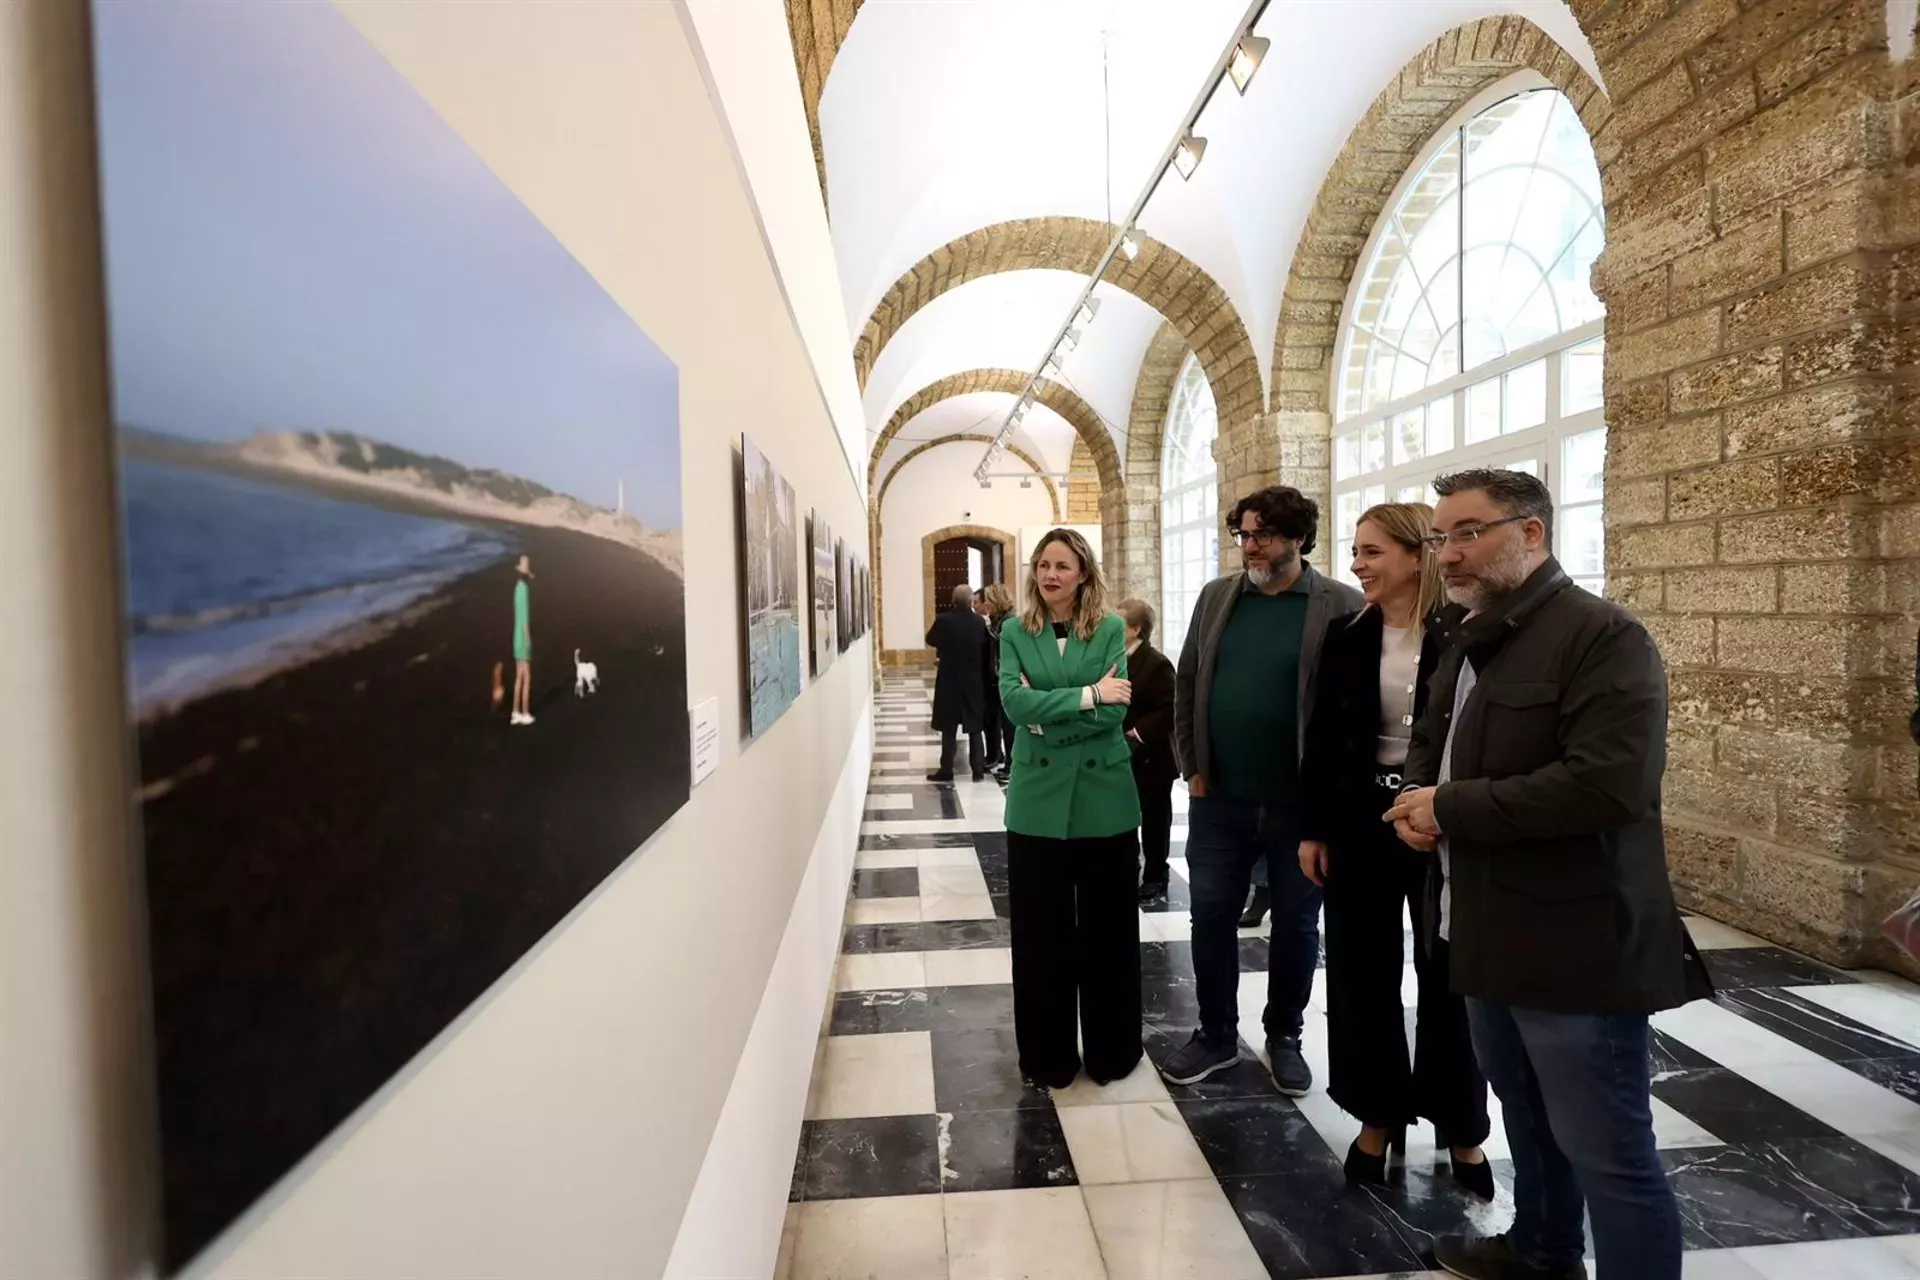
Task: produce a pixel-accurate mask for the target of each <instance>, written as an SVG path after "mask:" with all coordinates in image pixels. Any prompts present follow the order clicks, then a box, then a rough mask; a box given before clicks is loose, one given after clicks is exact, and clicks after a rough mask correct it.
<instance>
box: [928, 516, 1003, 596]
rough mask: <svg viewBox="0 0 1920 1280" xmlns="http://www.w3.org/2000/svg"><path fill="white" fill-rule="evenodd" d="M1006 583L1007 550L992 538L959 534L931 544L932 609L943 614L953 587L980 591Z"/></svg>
mask: <svg viewBox="0 0 1920 1280" xmlns="http://www.w3.org/2000/svg"><path fill="white" fill-rule="evenodd" d="M1006 580H1007V549H1006V547H1005V546H1004V545H1003V544H1001V543H1000V542H998V541H996V540H995V539H993V538H986V537H981V536H978V535H972V534H968V535H962V536H960V537H953V538H944V539H942V540H941V541H939V542H936V543H934V544H933V610H934V612H935V613H944V612H946V610H947V607H948V602H949V601H951V600H952V599H953V589H954V588H955V587H971V588H973V590H974V592H975V593H976V594H977V593H978V592H980V591H982V590H984V589H985V588H986V587H988V586H990V585H991V584H993V583H996V582H1005V581H1006Z"/></svg>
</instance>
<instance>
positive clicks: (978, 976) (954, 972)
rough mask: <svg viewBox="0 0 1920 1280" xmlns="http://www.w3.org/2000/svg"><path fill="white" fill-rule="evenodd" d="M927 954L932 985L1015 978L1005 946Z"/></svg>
mask: <svg viewBox="0 0 1920 1280" xmlns="http://www.w3.org/2000/svg"><path fill="white" fill-rule="evenodd" d="M923 954H924V956H925V959H926V966H927V969H926V976H927V985H928V986H930V987H985V986H994V985H1004V984H1006V983H1010V982H1012V981H1013V952H1011V951H1009V950H1007V949H1006V948H1005V947H991V948H986V949H982V950H974V951H928V952H924V953H923ZM928 1110H932V1108H931V1107H929V1108H928Z"/></svg>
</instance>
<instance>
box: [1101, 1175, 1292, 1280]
mask: <svg viewBox="0 0 1920 1280" xmlns="http://www.w3.org/2000/svg"><path fill="white" fill-rule="evenodd" d="M1077 1162H1078V1158H1077V1157H1076V1163H1077ZM1083 1194H1084V1195H1085V1197H1086V1201H1087V1211H1088V1213H1089V1215H1090V1216H1091V1217H1092V1218H1093V1230H1094V1234H1095V1235H1096V1236H1097V1237H1098V1238H1099V1241H1100V1251H1101V1253H1102V1254H1103V1255H1105V1257H1106V1260H1107V1274H1108V1275H1109V1276H1110V1277H1112V1280H1188V1278H1191V1280H1265V1278H1266V1276H1267V1269H1266V1267H1265V1265H1264V1264H1263V1263H1261V1261H1260V1255H1259V1254H1257V1253H1255V1252H1254V1248H1253V1244H1252V1242H1251V1241H1249V1240H1248V1239H1247V1232H1246V1228H1245V1227H1243V1226H1241V1225H1240V1219H1239V1218H1238V1217H1237V1216H1236V1215H1235V1214H1234V1211H1233V1206H1232V1205H1231V1204H1230V1203H1228V1201H1227V1197H1226V1193H1225V1192H1223V1191H1221V1189H1220V1184H1219V1183H1217V1182H1215V1181H1214V1180H1213V1179H1212V1177H1206V1178H1196V1179H1193V1180H1190V1181H1181V1182H1147V1183H1135V1184H1133V1185H1128V1186H1096V1187H1087V1188H1086V1189H1085V1191H1084V1193H1083Z"/></svg>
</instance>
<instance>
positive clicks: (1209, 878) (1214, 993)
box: [1187, 796, 1320, 1044]
mask: <svg viewBox="0 0 1920 1280" xmlns="http://www.w3.org/2000/svg"><path fill="white" fill-rule="evenodd" d="M1296 831H1297V827H1296V824H1295V821H1294V814H1293V811H1292V810H1291V809H1288V808H1278V807H1275V808H1269V807H1265V806H1262V805H1259V804H1256V803H1255V802H1253V801H1251V800H1238V799H1234V798H1232V797H1230V796H1197V797H1195V798H1194V799H1193V800H1192V802H1191V803H1190V804H1189V805H1188V807H1187V874H1188V882H1189V884H1190V886H1191V888H1192V891H1193V977H1194V987H1195V988H1196V994H1197V995H1198V996H1199V999H1200V1030H1201V1032H1202V1034H1204V1035H1205V1036H1206V1038H1207V1040H1208V1042H1209V1043H1212V1044H1233V1043H1235V1041H1236V1040H1237V1038H1238V1035H1239V1032H1238V1030H1237V1027H1238V1024H1239V1021H1240V1010H1239V1005H1240V914H1241V912H1243V911H1245V910H1246V905H1247V882H1248V879H1249V877H1250V876H1251V874H1252V872H1253V865H1254V863H1255V862H1257V861H1259V860H1260V859H1261V858H1262V857H1263V856H1264V857H1266V858H1267V861H1268V870H1269V879H1270V880H1271V882H1272V884H1271V887H1272V890H1273V942H1272V944H1271V949H1270V951H1269V953H1268V954H1269V961H1268V965H1267V1009H1266V1015H1265V1017H1264V1018H1263V1019H1262V1020H1263V1021H1264V1022H1265V1023H1266V1028H1267V1034H1268V1035H1269V1036H1272V1037H1278V1038H1283V1039H1296V1038H1298V1037H1299V1035H1300V1031H1301V1028H1302V1027H1303V1026H1304V1025H1305V1015H1306V1009H1307V1000H1308V999H1309V997H1311V996H1312V994H1313V971H1314V968H1315V966H1317V965H1318V964H1319V962H1320V890H1319V889H1317V888H1315V887H1314V884H1313V882H1312V881H1310V880H1308V879H1307V878H1306V876H1304V875H1302V874H1301V873H1300V855H1299V849H1300V839H1299V836H1298V835H1297V834H1296Z"/></svg>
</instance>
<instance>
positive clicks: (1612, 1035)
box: [1467, 1000, 1681, 1280]
mask: <svg viewBox="0 0 1920 1280" xmlns="http://www.w3.org/2000/svg"><path fill="white" fill-rule="evenodd" d="M1467 1016H1468V1018H1469V1020H1470V1021H1471V1022H1472V1024H1473V1047H1474V1052H1475V1053H1476V1054H1477V1055H1478V1057H1479V1059H1480V1067H1481V1069H1482V1070H1483V1071H1485V1072H1486V1073H1487V1081H1488V1083H1489V1084H1491V1085H1492V1086H1493V1091H1494V1093H1495V1094H1497V1095H1498V1096H1499V1098H1500V1106H1501V1110H1502V1111H1503V1112H1504V1114H1505V1117H1506V1122H1507V1143H1508V1145H1509V1146H1510V1147H1512V1149H1513V1202H1514V1209H1515V1214H1514V1220H1513V1228H1512V1231H1511V1232H1510V1234H1509V1239H1510V1240H1511V1242H1512V1244H1513V1249H1514V1252H1515V1253H1516V1254H1518V1255H1519V1257H1520V1258H1521V1259H1522V1260H1523V1261H1525V1262H1528V1263H1531V1264H1532V1265H1534V1266H1538V1267H1568V1268H1570V1267H1572V1266H1574V1265H1575V1264H1577V1263H1578V1262H1579V1261H1580V1258H1581V1255H1582V1254H1583V1253H1585V1251H1586V1249H1585V1244H1586V1240H1585V1233H1584V1232H1583V1231H1582V1229H1581V1223H1580V1205H1581V1199H1582V1195H1583V1193H1584V1197H1585V1200H1586V1207H1587V1211H1588V1213H1589V1214H1591V1215H1592V1218H1593V1245H1594V1260H1595V1261H1596V1262H1597V1263H1598V1264H1599V1269H1600V1280H1680V1248H1681V1245H1680V1208H1679V1206H1678V1205H1677V1204H1675V1203H1674V1199H1673V1189H1672V1188H1671V1187H1669V1186H1668V1185H1667V1175H1666V1171H1665V1170H1664V1169H1663V1168H1662V1167H1661V1164H1660V1157H1659V1156H1658V1155H1656V1154H1655V1152H1654V1143H1653V1108H1652V1104H1651V1102H1650V1101H1649V1090H1650V1088H1651V1081H1650V1079H1649V1076H1648V1071H1649V1067H1648V1062H1647V1047H1648V1046H1647V1041H1648V1031H1647V1019H1646V1016H1645V1015H1644V1014H1581V1013H1543V1012H1541V1011H1540V1010H1537V1009H1516V1008H1512V1007H1510V1006H1508V1005H1500V1004H1489V1003H1487V1002H1486V1001H1483V1000H1469V1001H1467Z"/></svg>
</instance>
